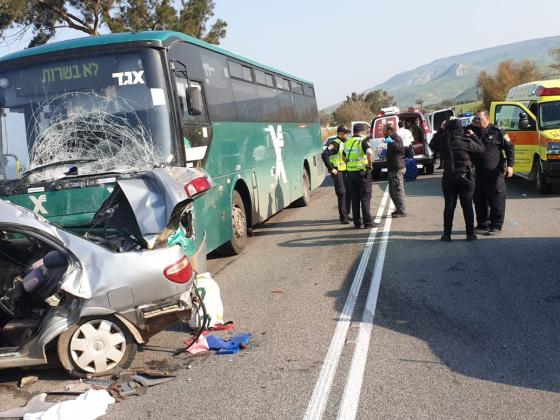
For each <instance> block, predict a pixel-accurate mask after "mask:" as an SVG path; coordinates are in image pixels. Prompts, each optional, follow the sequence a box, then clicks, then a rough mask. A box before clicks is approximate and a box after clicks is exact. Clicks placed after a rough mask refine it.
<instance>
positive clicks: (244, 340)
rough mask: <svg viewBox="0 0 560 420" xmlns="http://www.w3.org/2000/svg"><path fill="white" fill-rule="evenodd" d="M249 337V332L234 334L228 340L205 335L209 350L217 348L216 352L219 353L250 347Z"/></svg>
mask: <svg viewBox="0 0 560 420" xmlns="http://www.w3.org/2000/svg"><path fill="white" fill-rule="evenodd" d="M250 339H251V334H250V333H246V334H239V335H235V336H233V337H232V338H231V339H230V340H224V339H223V338H220V337H216V336H214V335H209V336H208V337H206V341H207V342H208V347H209V348H210V350H217V352H216V353H217V354H219V355H225V354H236V353H239V352H240V351H241V350H242V349H248V348H250V344H249V340H250Z"/></svg>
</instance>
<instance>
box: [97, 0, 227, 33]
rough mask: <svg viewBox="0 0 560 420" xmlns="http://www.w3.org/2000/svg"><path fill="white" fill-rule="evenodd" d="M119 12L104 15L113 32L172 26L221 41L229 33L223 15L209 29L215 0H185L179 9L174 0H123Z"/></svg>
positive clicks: (179, 30)
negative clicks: (176, 7) (178, 9)
mask: <svg viewBox="0 0 560 420" xmlns="http://www.w3.org/2000/svg"><path fill="white" fill-rule="evenodd" d="M119 3H120V5H119V7H118V9H117V11H116V13H113V15H111V13H110V12H109V11H105V12H104V14H103V19H104V21H105V23H106V24H107V26H108V27H109V29H110V30H111V31H112V32H125V31H141V30H146V29H149V30H172V31H178V32H183V33H184V34H187V35H190V36H193V37H195V38H198V39H202V40H204V41H207V42H209V43H211V44H219V43H220V40H221V39H222V38H224V37H225V36H226V28H227V23H226V22H225V21H224V20H222V19H217V20H216V22H214V24H213V25H212V26H211V27H210V29H209V30H207V28H206V26H207V24H208V21H209V20H210V18H211V17H212V16H214V6H215V4H214V0H183V2H182V4H183V8H182V9H181V10H180V11H179V13H177V10H176V9H175V7H174V6H173V2H172V0H125V1H120V2H119Z"/></svg>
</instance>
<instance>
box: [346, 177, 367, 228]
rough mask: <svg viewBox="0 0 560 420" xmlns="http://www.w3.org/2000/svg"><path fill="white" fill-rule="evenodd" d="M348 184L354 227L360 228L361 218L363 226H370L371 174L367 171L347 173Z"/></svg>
mask: <svg viewBox="0 0 560 420" xmlns="http://www.w3.org/2000/svg"><path fill="white" fill-rule="evenodd" d="M348 182H349V184H350V195H351V196H352V216H353V217H354V226H356V227H361V226H362V216H363V218H364V225H365V226H372V225H373V219H372V217H371V211H370V205H371V193H372V182H371V173H370V172H369V171H351V172H348ZM360 209H361V213H360Z"/></svg>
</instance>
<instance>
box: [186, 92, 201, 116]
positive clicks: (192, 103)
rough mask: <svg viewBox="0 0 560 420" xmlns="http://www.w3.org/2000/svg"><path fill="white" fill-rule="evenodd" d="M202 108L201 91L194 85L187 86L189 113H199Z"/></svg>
mask: <svg viewBox="0 0 560 420" xmlns="http://www.w3.org/2000/svg"><path fill="white" fill-rule="evenodd" d="M203 109H204V102H203V100H202V91H201V90H200V89H199V88H196V87H189V114H190V115H201V114H202V110H203Z"/></svg>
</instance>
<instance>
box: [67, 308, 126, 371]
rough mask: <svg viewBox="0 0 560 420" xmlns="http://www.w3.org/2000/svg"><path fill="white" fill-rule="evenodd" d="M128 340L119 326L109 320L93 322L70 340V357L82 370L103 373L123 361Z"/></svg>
mask: <svg viewBox="0 0 560 420" xmlns="http://www.w3.org/2000/svg"><path fill="white" fill-rule="evenodd" d="M125 351H126V338H125V336H124V333H123V331H122V330H121V329H120V327H119V326H118V325H116V324H115V323H113V322H111V321H109V320H105V319H103V320H92V321H89V322H86V323H84V324H82V325H80V327H79V328H78V329H77V330H76V332H75V333H74V335H73V336H72V339H71V340H70V356H71V357H72V360H73V361H74V363H75V364H76V366H78V367H79V368H80V369H81V370H83V371H85V372H89V373H102V372H106V371H109V370H111V369H113V368H114V367H115V366H117V365H118V363H119V362H120V361H121V360H122V359H123V357H124V354H125Z"/></svg>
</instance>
